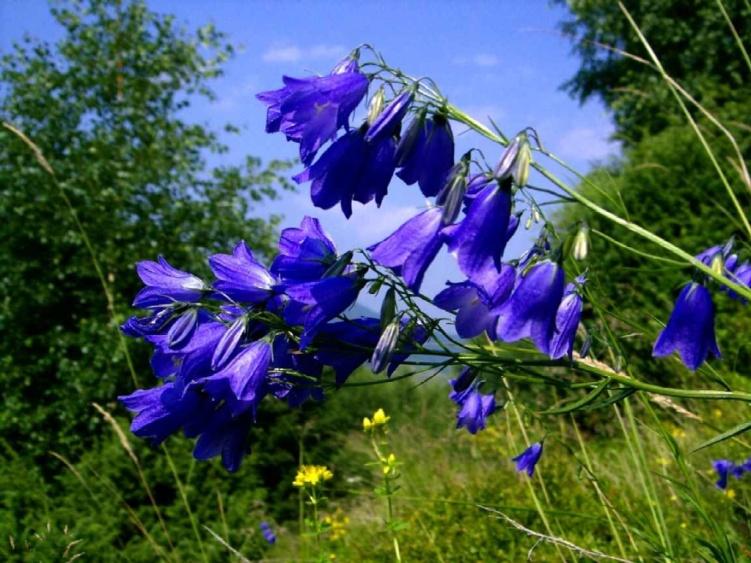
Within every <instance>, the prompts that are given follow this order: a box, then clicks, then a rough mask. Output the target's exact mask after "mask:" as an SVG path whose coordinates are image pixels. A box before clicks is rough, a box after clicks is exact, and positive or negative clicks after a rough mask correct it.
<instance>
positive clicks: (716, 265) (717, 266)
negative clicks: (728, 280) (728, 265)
mask: <svg viewBox="0 0 751 563" xmlns="http://www.w3.org/2000/svg"><path fill="white" fill-rule="evenodd" d="M709 267H710V268H712V271H713V272H714V273H715V274H717V275H718V276H721V275H723V273H724V270H725V260H724V259H723V257H722V254H715V256H714V258H712V263H711V264H710V266H709Z"/></svg>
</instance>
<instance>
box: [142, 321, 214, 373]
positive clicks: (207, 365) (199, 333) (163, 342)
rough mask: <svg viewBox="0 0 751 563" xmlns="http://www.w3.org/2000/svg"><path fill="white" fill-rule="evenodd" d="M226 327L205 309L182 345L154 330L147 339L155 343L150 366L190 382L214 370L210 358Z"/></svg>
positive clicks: (156, 370) (155, 371) (156, 371)
mask: <svg viewBox="0 0 751 563" xmlns="http://www.w3.org/2000/svg"><path fill="white" fill-rule="evenodd" d="M226 331H227V327H226V326H225V325H224V324H223V323H220V322H217V321H216V320H214V319H213V318H212V317H211V316H210V315H208V314H207V313H205V312H203V311H202V312H200V313H199V314H198V320H197V322H196V327H195V329H194V330H193V332H192V334H191V335H190V338H188V339H187V340H185V341H184V342H181V343H180V344H179V345H175V344H171V343H170V341H169V338H168V337H167V335H164V334H155V335H151V336H147V337H146V340H147V341H148V342H150V343H151V344H152V345H153V346H154V354H153V355H152V357H151V367H152V369H153V370H154V375H156V376H157V377H160V378H165V377H170V376H177V377H179V378H181V379H182V380H183V381H185V382H186V383H187V382H190V381H193V380H195V379H200V378H202V377H205V376H206V375H209V374H210V373H211V358H212V356H213V355H214V351H215V349H216V347H217V344H218V343H219V342H220V340H221V339H222V337H223V336H224V334H225V332H226Z"/></svg>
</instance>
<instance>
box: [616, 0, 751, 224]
mask: <svg viewBox="0 0 751 563" xmlns="http://www.w3.org/2000/svg"><path fill="white" fill-rule="evenodd" d="M618 6H619V7H620V8H621V11H622V12H623V14H624V15H625V16H626V19H627V20H628V22H629V24H631V27H632V28H633V29H634V31H635V32H636V34H637V36H638V37H639V40H640V41H641V43H642V45H643V46H644V48H645V49H646V50H647V53H649V57H650V58H651V59H652V62H653V63H654V65H655V67H656V68H657V71H658V72H659V73H660V76H661V77H662V78H663V79H664V80H665V82H666V83H667V84H668V87H669V88H670V92H671V93H672V94H673V96H674V97H675V99H676V101H677V102H678V105H679V106H680V108H681V111H683V113H684V115H685V116H686V120H687V121H688V122H689V124H690V125H691V128H692V129H693V130H694V133H696V136H697V137H698V139H699V142H700V143H701V145H702V147H704V150H705V152H706V153H707V156H708V157H709V160H710V161H711V162H712V165H713V166H714V167H715V170H716V171H717V175H718V176H719V177H720V180H721V181H722V184H723V186H724V187H725V191H727V193H728V196H729V197H730V200H731V201H732V202H733V205H734V206H735V209H736V211H737V212H738V217H740V219H741V221H742V222H743V226H744V227H745V228H746V233H747V234H748V236H749V237H750V238H751V223H749V220H748V217H747V216H746V212H745V211H744V210H743V207H742V206H741V204H740V202H739V201H738V198H737V197H736V195H735V191H734V190H733V187H732V186H731V185H730V182H729V181H728V179H727V177H726V176H725V173H724V172H723V170H722V167H721V166H720V163H719V162H718V160H717V157H716V156H715V154H714V152H713V151H712V147H711V146H710V145H709V143H708V142H707V140H706V138H705V137H704V134H703V133H702V132H701V130H700V129H699V126H698V125H697V123H696V120H694V118H693V116H692V115H691V112H690V111H688V107H686V104H685V102H684V101H683V98H682V97H681V95H680V93H679V92H678V91H677V90H676V88H675V86H673V84H672V83H671V80H670V77H669V75H668V73H667V72H666V71H665V69H664V68H663V66H662V63H661V62H660V59H659V58H658V57H657V54H656V53H655V52H654V50H653V49H652V46H651V45H650V44H649V41H647V38H646V37H645V36H644V34H643V33H642V31H641V29H640V28H639V26H638V25H637V23H636V21H634V18H633V17H632V16H631V13H630V12H629V11H628V9H626V6H624V5H623V2H621V1H620V0H619V2H618Z"/></svg>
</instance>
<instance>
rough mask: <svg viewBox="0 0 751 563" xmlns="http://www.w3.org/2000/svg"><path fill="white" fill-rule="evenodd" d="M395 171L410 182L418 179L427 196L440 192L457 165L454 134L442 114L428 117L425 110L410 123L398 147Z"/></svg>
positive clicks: (409, 184) (408, 183)
mask: <svg viewBox="0 0 751 563" xmlns="http://www.w3.org/2000/svg"><path fill="white" fill-rule="evenodd" d="M396 160H397V166H399V167H400V170H399V171H398V172H397V173H396V175H397V176H399V178H401V179H402V181H403V182H404V183H405V184H407V185H408V186H411V185H412V184H414V183H415V182H417V185H418V186H420V191H422V193H423V195H425V197H434V196H436V195H438V192H439V191H441V189H442V188H443V186H444V185H445V184H446V180H447V179H448V175H449V171H450V170H451V168H452V167H453V166H454V135H453V133H452V132H451V125H450V124H449V121H448V120H447V119H446V118H445V117H444V116H443V115H441V114H436V115H434V116H433V117H432V118H431V119H426V118H425V115H424V113H423V114H421V115H419V116H418V117H416V118H415V119H414V120H413V121H412V123H410V125H409V127H408V128H407V131H406V132H405V134H404V135H403V136H402V138H401V140H400V141H399V146H398V147H397V150H396Z"/></svg>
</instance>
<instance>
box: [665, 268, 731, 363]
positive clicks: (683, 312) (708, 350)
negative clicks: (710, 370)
mask: <svg viewBox="0 0 751 563" xmlns="http://www.w3.org/2000/svg"><path fill="white" fill-rule="evenodd" d="M675 351H677V352H678V353H679V354H680V357H681V361H683V363H684V365H685V366H686V367H687V368H688V369H690V370H691V371H696V369H697V368H698V367H699V366H700V365H701V364H702V363H703V362H704V360H706V359H707V357H708V356H710V355H711V356H714V357H717V358H719V357H720V349H719V348H718V346H717V341H716V339H715V331H714V304H713V303H712V296H711V295H710V294H709V290H708V289H707V288H706V287H704V286H703V285H701V284H700V283H696V282H691V283H688V284H687V285H686V286H685V287H684V288H683V289H682V290H681V293H680V295H679V296H678V299H677V300H676V302H675V307H674V308H673V312H672V313H671V314H670V319H668V323H667V325H666V326H665V328H664V329H663V330H662V331H661V332H660V335H659V336H658V337H657V341H656V342H655V344H654V348H653V349H652V355H653V356H655V357H657V358H661V357H663V356H669V355H670V354H672V353H673V352H675Z"/></svg>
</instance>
